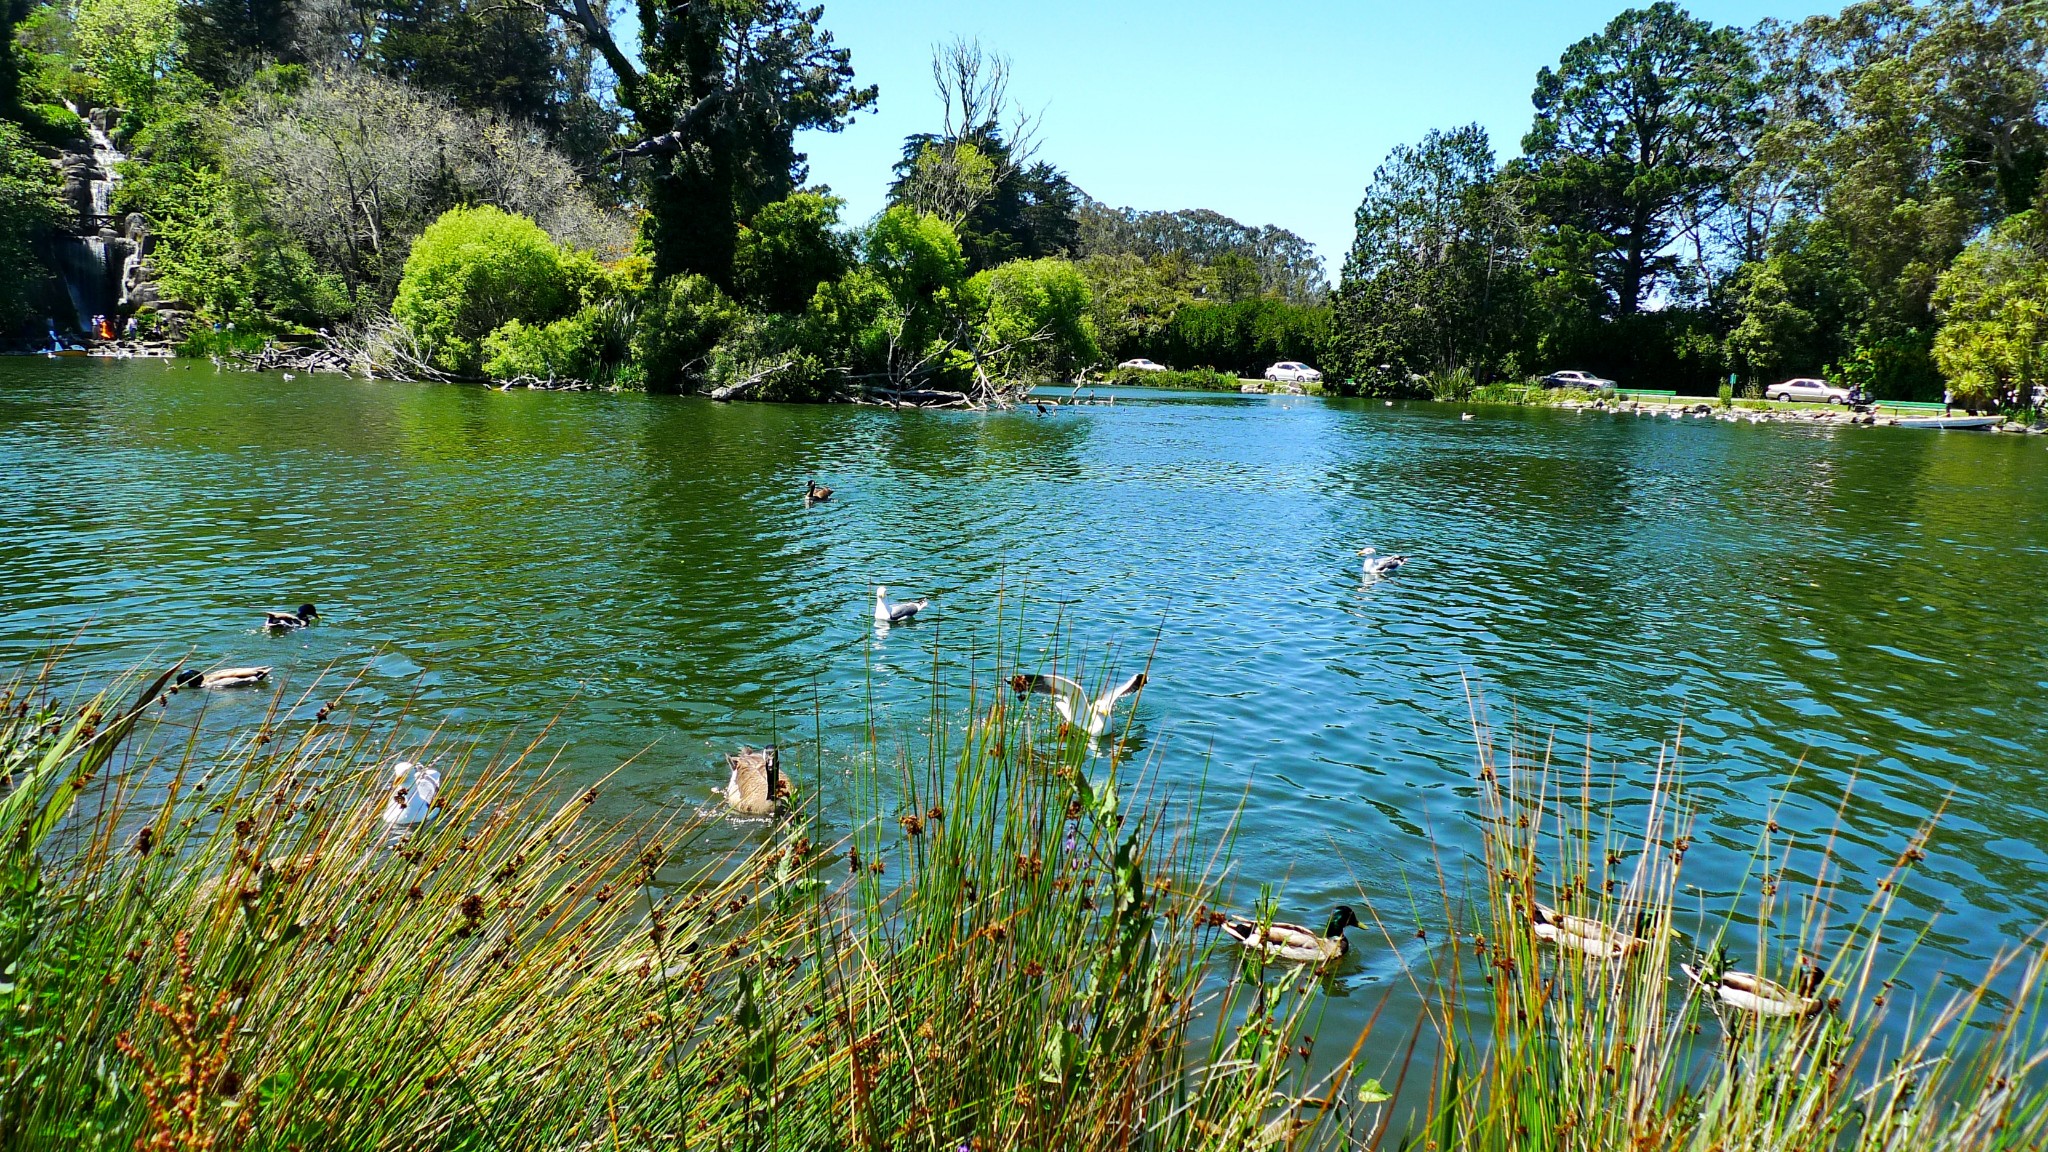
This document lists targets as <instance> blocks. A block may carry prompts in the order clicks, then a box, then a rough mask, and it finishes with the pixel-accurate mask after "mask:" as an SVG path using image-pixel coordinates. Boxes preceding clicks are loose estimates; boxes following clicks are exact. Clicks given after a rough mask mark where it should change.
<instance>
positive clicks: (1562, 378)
mask: <svg viewBox="0 0 2048 1152" xmlns="http://www.w3.org/2000/svg"><path fill="white" fill-rule="evenodd" d="M1543 386H1544V387H1545V388H1583V389H1585V390H1586V391H1588V392H1598V391H1599V390H1601V389H1602V388H1612V387H1614V381H1612V380H1609V379H1607V378H1606V377H1605V376H1595V375H1593V374H1592V373H1591V372H1580V371H1578V370H1576V369H1568V370H1566V371H1563V372H1552V373H1551V374H1550V375H1548V376H1545V377H1544V378H1543Z"/></svg>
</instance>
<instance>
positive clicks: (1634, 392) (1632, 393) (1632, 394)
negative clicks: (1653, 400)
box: [1614, 388, 1678, 400]
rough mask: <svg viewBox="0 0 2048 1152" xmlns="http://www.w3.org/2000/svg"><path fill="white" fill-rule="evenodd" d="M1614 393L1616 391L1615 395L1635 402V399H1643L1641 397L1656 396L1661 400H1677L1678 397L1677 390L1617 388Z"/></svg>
mask: <svg viewBox="0 0 2048 1152" xmlns="http://www.w3.org/2000/svg"><path fill="white" fill-rule="evenodd" d="M1614 391H1615V393H1616V394H1617V395H1620V396H1626V397H1628V398H1629V399H1631V400H1634V399H1636V398H1637V397H1641V396H1656V397H1659V398H1676V397H1677V395H1678V391H1677V389H1659V388H1616V389H1615V390H1614Z"/></svg>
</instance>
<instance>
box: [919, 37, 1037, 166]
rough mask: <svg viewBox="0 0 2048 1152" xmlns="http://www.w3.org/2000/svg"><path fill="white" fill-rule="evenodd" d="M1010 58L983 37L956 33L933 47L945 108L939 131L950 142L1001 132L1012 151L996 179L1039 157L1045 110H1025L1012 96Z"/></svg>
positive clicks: (937, 82)
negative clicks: (988, 47) (992, 48)
mask: <svg viewBox="0 0 2048 1152" xmlns="http://www.w3.org/2000/svg"><path fill="white" fill-rule="evenodd" d="M1010 68H1011V65H1010V58H1009V57H1008V56H1005V55H1003V54H1002V53H1000V52H990V51H988V50H986V49H984V48H983V47H982V46H981V41H980V40H971V39H968V38H966V37H955V38H954V39H953V41H952V42H951V43H948V44H939V45H934V46H933V48H932V86H933V87H934V88H935V89H936V90H937V92H938V97H939V104H940V106H941V113H940V121H939V128H940V131H939V135H940V137H941V138H942V139H944V140H947V141H962V140H965V141H969V142H972V141H974V140H977V139H981V138H985V137H987V136H990V135H997V136H1000V137H1001V138H1002V140H1003V144H1004V146H1005V150H1006V151H1007V152H1008V153H1009V156H1008V162H1007V165H1006V167H1005V169H1004V170H1003V171H1001V172H999V173H998V174H997V175H998V179H1003V178H1007V177H1009V176H1010V175H1011V174H1012V173H1014V172H1018V171H1022V170H1023V169H1024V168H1026V167H1028V166H1029V165H1030V163H1031V161H1032V158H1033V157H1035V156H1037V155H1038V148H1039V139H1038V133H1039V129H1040V127H1041V126H1042V125H1043V122H1044V119H1045V113H1044V111H1043V110H1040V111H1038V112H1031V111H1027V110H1026V109H1025V108H1024V107H1023V106H1021V105H1019V104H1018V103H1017V102H1016V101H1014V100H1012V99H1011V97H1010Z"/></svg>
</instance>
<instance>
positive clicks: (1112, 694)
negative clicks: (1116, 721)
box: [1010, 672, 1145, 736]
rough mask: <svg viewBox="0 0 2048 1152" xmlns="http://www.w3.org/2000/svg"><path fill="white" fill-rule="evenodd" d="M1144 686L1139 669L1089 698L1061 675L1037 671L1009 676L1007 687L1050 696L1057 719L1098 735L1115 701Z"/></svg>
mask: <svg viewBox="0 0 2048 1152" xmlns="http://www.w3.org/2000/svg"><path fill="white" fill-rule="evenodd" d="M1144 686H1145V674H1144V673H1143V672H1140V673H1138V674H1137V675H1135V676H1133V677H1131V678H1130V679H1129V680H1126V681H1124V682H1123V683H1121V684H1118V685H1116V686H1115V687H1112V688H1111V689H1110V690H1109V691H1107V692H1104V693H1103V694H1102V695H1100V696H1097V697H1096V698H1095V699H1093V700H1090V699H1089V698H1088V692H1087V690H1086V689H1084V688H1082V687H1081V686H1080V685H1079V684H1076V683H1075V682H1073V681H1072V680H1069V679H1067V678H1066V677H1065V676H1048V675H1045V674H1044V673H1039V674H1038V675H1035V676H1023V675H1018V676H1012V677H1010V687H1011V688H1013V689H1015V690H1016V693H1017V695H1019V696H1028V695H1030V694H1031V693H1033V692H1037V693H1039V694H1040V695H1043V696H1050V697H1052V707H1053V711H1055V712H1058V713H1059V714H1060V719H1062V720H1065V721H1066V722H1067V723H1069V724H1079V725H1080V726H1081V730H1082V731H1084V732H1086V733H1088V735H1090V736H1100V735H1102V732H1103V729H1105V728H1108V727H1109V714H1110V712H1111V711H1112V710H1113V709H1114V708H1115V707H1116V702H1117V701H1119V700H1121V699H1123V698H1124V697H1126V696H1129V695H1130V694H1131V693H1133V692H1136V691H1137V690H1138V689H1140V688H1143V687H1144Z"/></svg>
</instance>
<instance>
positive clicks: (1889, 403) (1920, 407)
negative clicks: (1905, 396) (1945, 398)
mask: <svg viewBox="0 0 2048 1152" xmlns="http://www.w3.org/2000/svg"><path fill="white" fill-rule="evenodd" d="M1873 407H1877V408H1896V409H1898V410H1899V411H1901V412H1939V411H1941V410H1942V406H1941V405H1940V404H1939V403H1937V402H1935V401H1933V400H1879V401H1878V402H1877V403H1876V404H1875V405H1873Z"/></svg>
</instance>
